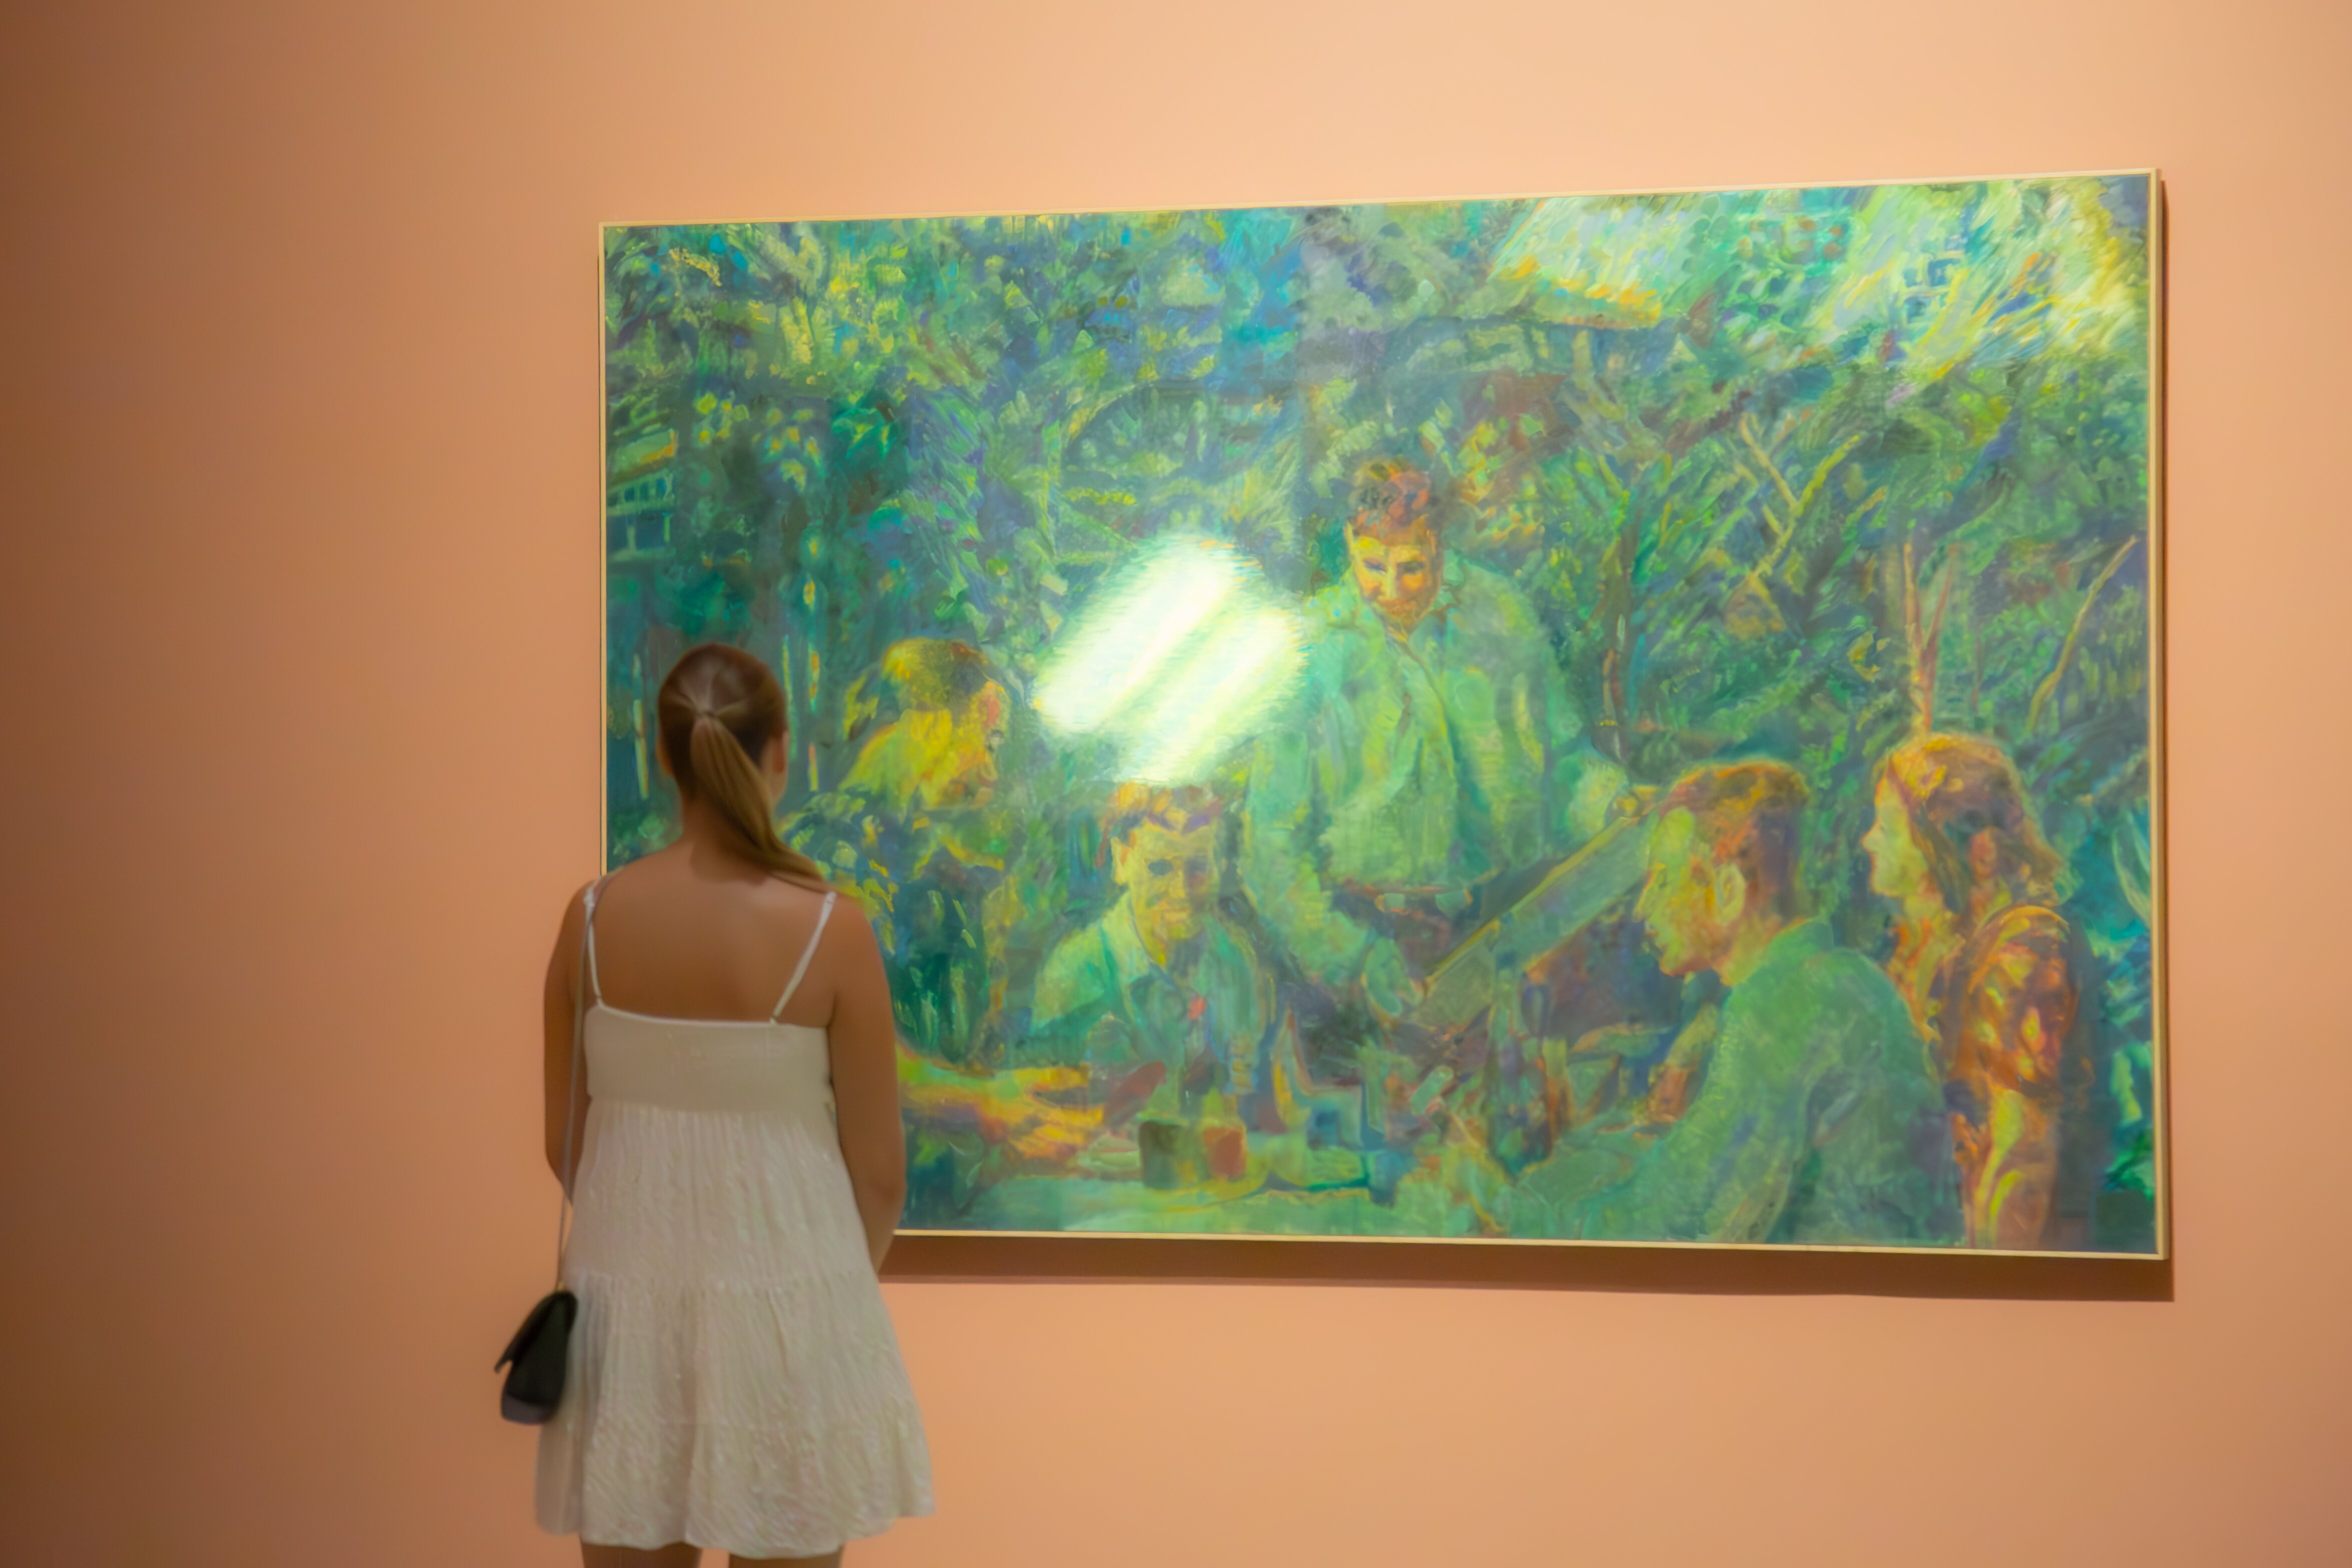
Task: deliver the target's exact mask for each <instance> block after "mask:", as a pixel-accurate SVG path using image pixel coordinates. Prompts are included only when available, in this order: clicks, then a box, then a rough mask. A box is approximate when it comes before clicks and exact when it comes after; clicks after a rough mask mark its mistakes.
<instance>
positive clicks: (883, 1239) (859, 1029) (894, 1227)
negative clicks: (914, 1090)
mask: <svg viewBox="0 0 2352 1568" xmlns="http://www.w3.org/2000/svg"><path fill="white" fill-rule="evenodd" d="M846 901H847V900H844V902H846ZM846 912H847V913H848V914H849V916H850V917H851V918H848V919H845V920H843V919H836V920H835V921H834V922H833V923H832V925H831V926H829V927H828V928H827V929H826V931H825V934H824V949H825V951H826V953H827V956H828V957H829V958H830V960H831V961H832V968H833V973H834V974H835V976H836V978H835V982H834V998H833V1020H832V1022H831V1023H830V1024H829V1025H828V1026H827V1030H828V1037H829V1039H830V1041H831V1045H832V1052H833V1100H834V1115H835V1121H836V1123H837V1124H838V1126H839V1128H840V1132H841V1157H842V1159H843V1161H844V1162H845V1163H846V1164H847V1165H848V1166H849V1186H850V1191H851V1193H852V1194H854V1195H855V1196H856V1200H857V1217H858V1220H859V1221H860V1222H861V1223H862V1224H863V1225H864V1226H865V1227H866V1254H867V1256H868V1257H870V1258H873V1260H874V1268H875V1271H876V1272H877V1273H878V1272H880V1271H881V1268H882V1258H883V1255H884V1254H885V1253H887V1252H888V1251H889V1250H890V1238H891V1237H893V1236H895V1235H896V1234H897V1233H898V1214H899V1211H900V1209H901V1208H903V1207H904V1206H905V1204H906V1201H907V1135H906V1132H905V1131H904V1130H903V1129H902V1128H901V1126H900V1125H899V1121H898V1024H897V1021H896V1019H895V1018H894V1017H893V1016H892V1015H891V1011H890V982H889V979H888V977H887V975H886V974H885V973H883V969H882V948H881V944H880V943H878V942H876V941H875V940H874V928H873V926H871V925H870V924H868V923H867V922H866V917H865V916H864V914H863V913H861V912H858V910H857V909H856V905H854V904H853V905H850V906H849V908H848V910H847V911H846Z"/></svg>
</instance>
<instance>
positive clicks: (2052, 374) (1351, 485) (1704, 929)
mask: <svg viewBox="0 0 2352 1568" xmlns="http://www.w3.org/2000/svg"><path fill="white" fill-rule="evenodd" d="M2157 219H2158V185H2157V183H2156V181H2155V179H2154V178H2153V177H2152V176H2150V175H2147V174H2125V175H2086V176H2065V177H2050V178H2030V179H2017V180H1990V181H1979V182H1965V183H1942V184H1881V185H1870V186H1832V187H1813V188H1792V189H1771V190H1744V191H1724V192H1714V193H1706V192H1697V193H1674V194H1660V195H1598V196H1560V197H1549V198H1529V199H1514V200H1478V201H1459V202H1444V201H1440V202H1426V203H1415V204H1409V205H1408V204H1386V205H1332V206H1297V207H1269V208H1255V209H1246V210H1196V211H1178V212H1135V213H1108V214H1073V215H1047V216H971V217H928V218H896V219H874V220H855V221H835V222H746V223H713V224H690V225H677V226H658V225H643V226H611V227H608V228H607V229H606V230H605V231H604V237H603V266H604V322H603V328H604V335H603V344H604V351H603V352H604V417H605V430H606V437H605V461H606V471H607V482H608V490H607V500H606V508H605V561H606V579H605V582H606V616H607V626H606V643H605V669H604V682H605V693H606V699H605V721H606V742H607V749H606V772H605V778H604V792H605V824H606V855H607V859H608V862H609V863H610V864H612V865H614V866H621V865H624V864H625V863H626V862H627V861H628V860H630V859H631V858H634V857H635V856H638V855H641V854H644V853H646V852H647V851H648V850H650V849H653V848H656V847H659V846H660V845H662V844H663V843H665V842H667V839H668V837H669V836H670V835H671V834H673V833H674V832H675V829H676V824H677V802H676V799H675V796H674V795H673V793H672V792H671V790H670V789H669V787H668V786H667V783H666V782H665V779H664V776H663V773H662V772H661V767H660V760H659V757H658V755H657V754H656V752H657V748H656V744H655V742H654V738H653V735H652V731H651V727H650V726H651V717H652V714H653V710H654V695H655V691H656V688H657V686H658V684H659V682H660V679H661V678H662V676H663V674H664V672H665V671H666V670H667V668H668V666H669V664H670V663H671V661H672V660H674V659H675V658H676V657H677V655H678V654H679V653H681V652H682V651H684V650H685V649H686V648H687V647H690V646H692V645H694V644H696V643H698V642H702V641H708V640H719V641H724V642H728V643H731V644H734V645H737V646H739V647H743V648H745V649H748V650H750V651H751V653H753V654H755V655H756V656H758V657H759V658H761V659H762V660H764V661H766V662H767V663H768V664H769V665H770V666H771V667H772V668H773V669H774V671H775V672H776V674H777V676H778V678H779V679H780V680H781V682H782V687H783V689H784V691H785V694H786V698H787V706H788V710H789V714H790V726H791V729H790V736H791V739H790V754H791V761H792V776H791V781H790V784H789V786H788V789H787V791H786V794H785V797H784V799H783V800H782V804H781V805H780V806H779V811H778V822H779V826H780V829H781V831H782V834H783V835H784V837H785V838H786V839H787V841H788V842H790V843H791V844H793V846H795V847H799V848H801V849H802V850H803V851H805V852H806V853H807V854H809V855H810V856H811V857H812V858H814V860H815V861H816V862H817V863H818V864H819V866H820V867H822V868H824V871H825V873H826V875H827V877H828V878H829V879H831V880H832V881H833V882H834V883H835V885H837V886H838V887H840V888H841V889H843V890H844V891H845V893H847V894H848V895H850V896H851V897H853V898H854V899H855V900H856V901H857V902H858V904H859V905H860V906H861V907H862V908H863V909H864V910H865V911H866V914H867V915H868V917H869V918H870V919H871V920H872V921H873V922H874V925H875V928H876V931H877V934H878V935H879V937H880V940H881V943H882V946H883V950H884V952H885V956H886V960H887V965H888V968H889V972H890V978H891V983H892V988H893V993H894V1002H895V1006H896V1009H897V1014H898V1033H899V1065H900V1080H901V1090H902V1100H903V1104H904V1110H905V1119H906V1128H907V1141H908V1164H909V1170H908V1176H909V1199H908V1225H909V1226H914V1227H917V1228H924V1229H941V1230H958V1231H982V1232H985V1231H1024V1232H1071V1231H1085V1232H1107V1233H1153V1234H1201V1235H1208V1234H1215V1235H1234V1234H1258V1235H1276V1236H1298V1237H1400V1238H1433V1237H1445V1238H1459V1237H1483V1238H1499V1239H1517V1240H1528V1241H1555V1240H1584V1241H1612V1240H1615V1241H1644V1242H1657V1241H1669V1242H1689V1243H1712V1244H1726V1243H1729V1244H1766V1245H1771V1244H1780V1245H1791V1246H1861V1247H1940V1248H1948V1249H1954V1250H1969V1249H1986V1250H2007V1251H2058V1252H2101V1253H2117V1252H2122V1253H2150V1252H2155V1251H2158V1250H2160V1249H2161V1247H2162V1221H2161V1209H2162V1191H2163V1172H2162V1163H2161V1157H2160V1151H2159V1142H2158V1139H2159V1134H2160V1131H2161V1127H2160V1082H2159V1079H2160V1072H2159V1068H2160V1059H2159V1058H2160V1051H2159V1045H2158V1024H2159V997H2158V949H2157V937H2158V929H2159V925H2160V921H2159V920H2158V910H2157V908H2156V900H2157V890H2158V887H2159V885H2160V877H2159V875H2158V871H2157V844H2158V822H2157V812H2156V803H2155V793H2154V792H2155V789H2156V787H2157V784H2158V781H2159V779H2160V772H2161V769H2160V752H2159V749H2158V734H2157V723H2158V689H2157V687H2156V684H2155V675H2156V671H2157V670H2158V668H2159V665H2158V659H2157V658H2156V657H2155V655H2156V648H2155V634H2156V628H2157V625H2158V620H2157V616H2156V611H2155V594H2156V591H2157V589H2158V584H2159V583H2160V565H2159V561H2158V539H2157V537H2156V533H2155V531H2154V519H2155V516H2156V499H2157V498H2156V496H2155V493H2154V485H2153V475H2154V473H2155V470H2156V465H2155V462H2154V440H2155V437H2156V433H2157V431H2158V417H2157V407H2158V405H2157V393H2158V387H2157V384H2156V380H2155V376H2154V366H2155V365H2156V364H2157V363H2158V353H2157V326H2158V323H2157V321H2156V318H2155V313H2154V312H2155V300H2156V299H2157V290H2156V289H2155V276H2156V263H2157V260H2158V252H2159V244H2158V227H2157Z"/></svg>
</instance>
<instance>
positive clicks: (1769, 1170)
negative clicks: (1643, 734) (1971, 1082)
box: [1556, 762, 1959, 1245]
mask: <svg viewBox="0 0 2352 1568" xmlns="http://www.w3.org/2000/svg"><path fill="white" fill-rule="evenodd" d="M1807 794H1808V792H1807V789H1806V786H1805V782H1804V779H1803V778H1802V776H1801V775H1800V774H1799V773H1797V772H1796V771H1795V770H1794V769H1791V768H1790V767H1787V766H1785V765H1783V764H1781V763H1769V762H1745V763H1730V764H1727V765H1724V766H1718V767H1712V768H1705V769H1701V770H1699V771H1698V772H1696V773H1690V774H1688V775H1686V776H1685V777H1684V778H1683V779H1682V780H1680V781H1679V782H1678V783H1676V784H1675V786H1674V787H1673V789H1672V790H1670V791H1669V792H1668V793H1667V795H1666V796H1665V798H1664V800H1663V801H1662V802H1661V804H1660V810H1659V816H1658V820H1657V825H1656V826H1655V828H1654V830H1653V833H1652V836H1651V841H1650V847H1649V866H1648V871H1647V876H1646V879H1645V880H1644V882H1643V888H1642V893H1641V898H1640V900H1639V903H1638V905H1637V910H1638V913H1639V914H1640V916H1641V919H1642V920H1643V923H1644V924H1645V925H1646V926H1647V928H1648V930H1649V933H1650V939H1651V942H1652V943H1653V944H1654V946H1655V948H1656V950H1657V954H1658V961H1659V964H1660V966H1661V967H1662V968H1664V970H1665V971H1666V972H1667V973H1672V974H1683V975H1690V974H1696V973H1700V972H1702V971H1712V972H1713V973H1715V974H1716V975H1717V977H1718V978H1719V979H1720V980H1721V981H1722V983H1723V985H1724V987H1725V994H1724V996H1723V1000H1722V1003H1721V1008H1720V1014H1719V1022H1718V1023H1717V1026H1716V1029H1715V1040H1714V1045H1713V1049H1712V1054H1711V1057H1710V1059H1709V1060H1708V1061H1707V1063H1706V1071H1705V1074H1704V1076H1703V1078H1701V1079H1699V1080H1698V1087H1697V1088H1696V1091H1695V1092H1694V1093H1693V1095H1692V1098H1691V1100H1690V1103H1689V1106H1688V1108H1687V1109H1686V1110H1684V1111H1683V1112H1682V1114H1681V1116H1680V1117H1679V1118H1678V1119H1676V1120H1675V1121H1674V1122H1673V1124H1672V1126H1671V1127H1670V1128H1669V1129H1668V1130H1667V1131H1664V1133H1663V1135H1661V1136H1659V1137H1658V1138H1657V1139H1656V1141H1655V1142H1654V1143H1653V1144H1651V1145H1650V1147H1649V1148H1648V1150H1647V1152H1644V1153H1643V1154H1642V1155H1641V1156H1640V1158H1639V1160H1638V1161H1637V1162H1636V1163H1634V1165H1633V1170H1632V1173H1631V1174H1630V1176H1628V1177H1627V1178H1626V1179H1625V1180H1624V1181H1622V1182H1621V1183H1618V1184H1615V1185H1613V1186H1612V1187H1609V1188H1607V1189H1606V1190H1603V1191H1601V1192H1600V1193H1598V1194H1594V1195H1592V1196H1591V1197H1589V1198H1586V1199H1584V1200H1582V1201H1581V1202H1580V1203H1578V1204H1575V1205H1571V1206H1570V1207H1569V1208H1568V1209H1567V1211H1566V1212H1565V1213H1563V1214H1561V1215H1559V1223H1558V1225H1557V1226H1556V1228H1558V1229H1559V1230H1560V1231H1561V1232H1562V1233H1564V1234H1567V1235H1571V1236H1576V1235H1580V1236H1584V1237H1596V1238H1612V1239H1629V1238H1640V1239H1650V1240H1675V1241H1712V1242H1794V1243H1814V1244H1844V1245H1853V1244H1862V1245H1868V1244H1871V1243H1885V1244H1909V1245H1917V1244H1921V1243H1928V1244H1934V1243H1941V1242H1950V1241H1953V1240H1956V1239H1957V1238H1958V1231H1959V1215H1958V1201H1957V1195H1956V1193H1955V1190H1954V1181H1953V1175H1952V1163H1951V1158H1950V1149H1949V1145H1948V1141H1947V1140H1946V1139H1945V1138H1944V1137H1943V1136H1942V1134H1941V1130H1940V1127H1939V1121H1940V1103H1939V1101H1940V1096H1939V1094H1938V1091H1937V1085H1936V1082H1935V1080H1934V1078H1933V1076H1932V1074H1931V1072H1930V1069H1929V1065H1928V1058H1927V1050H1926V1047H1924V1046H1923V1044H1922V1043H1921V1041H1920V1038H1919V1035H1918V1032H1917V1030H1916V1029H1915V1028H1914V1027H1913V1026H1912V1022H1911V1016H1910V1014H1909V1011H1908V1009H1906V1007H1905V1006H1904V1004H1903V999H1902V997H1901V996H1900V995H1899V994H1897V993H1896V991H1895V987H1894V985H1893V984H1891V983H1890V982H1889V981H1888V980H1887V978H1886V976H1885V974H1884V973H1881V972H1880V971H1879V969H1878V968H1877V966H1876V965H1874V964H1873V963H1871V962H1870V961H1869V960H1868V959H1866V958H1864V956H1863V955H1861V954H1860V953H1857V952H1853V951H1851V950H1849V949H1845V948H1842V947H1840V946H1838V945H1837V943H1836V942H1835V941H1834V940H1833V939H1832V936H1831V934H1830V931H1829V928H1828V926H1827V925H1826V924H1825V923H1823V922H1822V921H1818V920H1809V919H1806V918H1805V917H1804V915H1803V913H1802V912H1801V911H1802V905H1801V896H1800V889H1799V887H1798V880H1797V847H1798V842H1799V827H1800V817H1801V812H1802V810H1803V807H1804V805H1805V802H1806V799H1807Z"/></svg>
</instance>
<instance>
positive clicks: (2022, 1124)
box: [1862, 734, 2080, 1251]
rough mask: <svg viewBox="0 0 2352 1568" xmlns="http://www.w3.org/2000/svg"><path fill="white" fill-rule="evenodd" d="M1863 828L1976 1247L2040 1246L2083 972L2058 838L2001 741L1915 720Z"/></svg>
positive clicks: (2054, 1178)
mask: <svg viewBox="0 0 2352 1568" xmlns="http://www.w3.org/2000/svg"><path fill="white" fill-rule="evenodd" d="M1875 805H1876V819H1875V820H1874V823H1873V824H1872V826H1871V827H1870V830H1869V831H1868V832H1867V833H1865V834H1864V836H1863V840H1862V846H1863V848H1864V852H1865V853H1867V854H1868V856H1869V857H1870V864H1871V871H1870V885H1871V888H1872V889H1873V890H1874V891H1875V892H1877V893H1879V894H1881V895H1883V896H1884V897H1885V898H1887V899H1890V900H1894V902H1895V909H1896V913H1895V952H1894V953H1893V955H1892V956H1891V957H1890V958H1889V959H1888V960H1887V966H1886V967H1887V973H1888V974H1889V976H1890V977H1891V978H1892V979H1893V980H1894V982H1895V987H1896V989H1897V990H1899V991H1900V992H1901V993H1902V994H1903V996H1904V999H1905V1001H1906V1002H1907V1003H1908V1004H1909V1005H1910V1008H1911V1015H1912V1017H1913V1019H1914V1021H1915V1022H1916V1023H1917V1025H1918V1026H1919V1031H1920V1033H1921V1035H1922V1036H1923V1037H1925V1038H1926V1039H1927V1048H1928V1051H1929V1054H1930V1057H1931V1058H1932V1063H1931V1065H1932V1066H1933V1067H1934V1068H1935V1069H1936V1071H1937V1076H1938V1077H1939V1078H1940V1079H1942V1081H1943V1084H1944V1098H1945V1104H1946V1107H1947V1110H1948V1112H1949V1114H1950V1119H1951V1128H1952V1152H1953V1154H1954V1157H1955V1159H1956V1160H1957V1162H1958V1167H1959V1175H1960V1199H1961V1216H1962V1220H1963V1223H1964V1225H1965V1226H1966V1238H1967V1243H1968V1245H1969V1246H1970V1247H1996V1248H2000V1249H2003V1250H2013V1251H2014V1250H2025V1251H2031V1250H2034V1249H2038V1248H2040V1247H2043V1246H2044V1245H2046V1243H2045V1230H2046V1227H2047V1226H2048V1225H2049V1222H2050V1216H2051V1210H2052V1200H2053V1195H2054V1194H2055V1192H2056V1188H2057V1185H2058V1170H2059V1141H2060V1126H2061V1121H2062V1120H2063V1118H2062V1110H2063V1106H2062V1100H2063V1094H2062V1082H2063V1066H2064V1063H2063V1055H2064V1051H2065V1046H2066V1041H2067V1039H2068V1037H2070V1036H2071V1035H2072V1034H2073V1032H2074V1016H2075V1010H2076V1006H2077V1004H2078V999H2079V994H2080V981H2079V978H2078V977H2077V975H2076V973H2075V963H2074V931H2073V930H2072V929H2071V928H2070V927H2069V926H2068V924H2067V921H2066V919H2065V917H2064V916H2063V915H2061V914H2060V913H2059V912H2058V910H2057V909H2056V907H2055V906H2056V903H2057V889H2056V880H2057V876H2058V872H2059V869H2060V861H2059V858H2058V856H2057V853H2056V852H2055V851H2054V850H2053V849H2052V848H2051V847H2050V846H2049V844H2048V843H2047V842H2046V841H2045V840H2044V839H2043V838H2042V832H2041V829H2040V827H2039V826H2036V824H2035V822H2034V818H2033V812H2032V807H2031V806H2030V805H2028V803H2027V801H2026V799H2025V791H2024V788H2023V786H2022V785H2021V784H2020V783H2019V782H2018V776H2017V770H2016V768H2015V766H2014V765H2013V764H2012V763H2011V762H2010V759H2009V756H2008V754H2007V753H2006V752H2003V751H2002V750H2001V749H2000V747H1999V746H1997V745H1995V744H1993V743H1992V742H1990V741H1982V740H1976V739H1972V738H1969V737H1967V736H1960V735H1933V734H1931V735H1924V736H1920V737H1918V738H1917V739H1915V740H1912V741H1909V742H1905V743H1904V744H1903V745H1901V746H1898V747H1897V748H1895V751H1894V752H1891V753H1890V754H1889V755H1888V757H1887V759H1886V761H1885V764H1884V766H1883V767H1882V768H1881V770H1880V773H1879V783H1878V790H1877V795H1876V801H1875Z"/></svg>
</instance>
